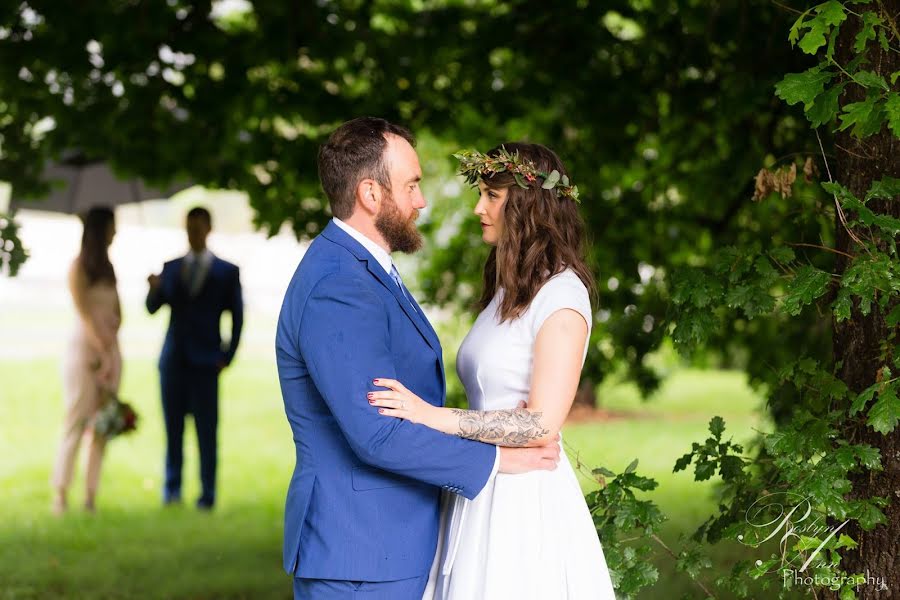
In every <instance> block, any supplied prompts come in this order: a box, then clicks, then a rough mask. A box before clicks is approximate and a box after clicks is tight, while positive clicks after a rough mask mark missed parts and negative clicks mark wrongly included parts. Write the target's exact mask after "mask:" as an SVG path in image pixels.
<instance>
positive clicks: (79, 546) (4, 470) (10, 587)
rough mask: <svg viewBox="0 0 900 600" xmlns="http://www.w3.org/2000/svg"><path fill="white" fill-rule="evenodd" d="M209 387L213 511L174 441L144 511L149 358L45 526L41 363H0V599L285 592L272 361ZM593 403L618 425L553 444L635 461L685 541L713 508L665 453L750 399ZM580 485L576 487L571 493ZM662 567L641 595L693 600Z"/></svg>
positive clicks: (152, 392)
mask: <svg viewBox="0 0 900 600" xmlns="http://www.w3.org/2000/svg"><path fill="white" fill-rule="evenodd" d="M221 390H222V392H221V400H220V402H221V417H220V418H221V421H220V429H219V436H220V437H219V445H220V471H219V476H220V478H219V497H218V505H217V508H216V511H215V512H214V513H213V514H202V513H198V512H197V511H195V510H194V509H193V508H192V502H191V501H192V500H193V499H194V498H195V497H196V496H197V494H198V492H199V489H198V487H199V484H198V481H197V480H198V476H197V460H196V445H195V438H194V435H193V432H192V431H191V430H190V429H189V433H188V435H187V436H186V445H187V452H186V456H187V463H186V465H185V469H186V470H185V485H186V489H185V498H186V500H187V502H186V504H185V506H184V507H182V508H174V509H163V508H162V507H161V506H160V485H161V476H162V459H163V442H164V434H163V429H162V423H161V414H160V412H161V411H160V407H159V396H158V393H159V392H158V384H157V379H156V368H155V363H154V361H153V360H150V359H131V360H128V361H127V364H126V370H125V377H124V381H123V388H122V396H123V397H124V398H125V399H127V400H128V401H130V402H132V403H133V404H134V405H135V406H136V408H137V409H138V411H139V412H140V415H141V422H140V426H139V430H138V431H137V432H136V433H135V434H133V435H131V436H129V437H125V438H121V439H117V440H114V441H113V442H112V443H111V446H110V447H109V449H108V453H107V460H106V463H105V466H104V472H103V480H102V485H101V490H100V494H99V500H98V514H97V515H96V516H93V517H90V516H87V515H85V514H83V513H82V511H80V510H79V504H80V502H81V499H82V496H83V482H82V479H81V478H80V476H79V477H78V478H76V483H75V485H74V486H73V489H72V492H71V494H70V504H71V505H72V508H73V510H72V512H71V513H70V514H68V515H66V516H65V517H62V518H56V517H53V516H52V515H51V513H50V510H49V507H50V498H51V496H50V488H49V483H48V480H49V477H50V470H51V465H52V462H53V457H54V455H55V452H56V449H57V443H58V433H59V426H60V420H61V417H62V401H61V398H60V383H59V375H58V364H57V361H55V360H51V359H36V360H29V361H21V362H16V361H4V362H3V363H2V364H0V456H2V459H0V490H2V497H3V511H2V514H0V599H10V598H17V599H18V598H91V599H95V598H96V599H100V598H136V597H140V598H191V599H205V598H254V599H256V598H290V597H291V581H290V578H289V577H288V576H287V575H285V574H284V573H283V572H282V570H281V566H280V565H281V519H282V507H283V501H284V493H285V490H286V486H287V484H288V481H289V479H290V475H291V471H292V469H293V463H294V450H293V443H292V441H291V433H290V430H289V428H288V426H287V423H286V421H285V419H284V414H283V410H282V404H281V395H280V392H279V389H278V380H277V376H276V372H275V367H274V364H273V362H272V361H269V360H263V359H261V358H260V359H240V360H238V361H237V363H236V365H235V366H234V367H233V368H232V369H231V370H229V371H228V372H226V374H225V376H224V377H223V379H222V384H221ZM600 398H601V401H602V403H603V405H604V406H605V407H607V408H610V409H615V410H616V411H618V412H619V413H626V416H623V417H622V418H617V419H614V420H611V421H605V422H599V423H582V424H572V425H570V426H568V427H567V428H566V429H565V432H564V434H563V435H564V437H565V440H566V442H567V444H569V445H570V446H571V447H572V448H574V449H576V450H577V451H578V453H579V456H580V458H581V460H582V461H583V462H584V463H586V464H587V465H590V466H597V465H604V466H607V467H609V468H611V469H613V470H617V471H618V470H621V469H623V468H624V467H625V465H627V464H628V463H629V462H630V461H631V460H632V459H634V458H639V459H640V464H639V467H638V470H639V472H641V473H642V474H644V475H646V476H649V477H653V478H655V479H656V480H657V481H658V482H659V484H660V486H659V488H658V490H657V491H656V492H655V493H654V494H653V496H652V497H653V499H654V500H655V501H656V502H657V503H658V504H659V505H660V507H661V508H662V510H663V511H664V512H665V513H666V514H667V515H668V517H669V519H670V520H669V522H668V523H667V524H666V528H665V530H664V535H663V538H664V539H666V541H667V542H673V543H674V542H675V540H676V538H677V536H678V534H679V533H681V532H690V531H692V530H693V528H695V527H696V526H697V525H698V524H699V523H700V522H701V521H702V520H703V519H704V518H705V516H706V515H707V514H708V513H709V511H710V510H711V509H712V507H713V502H712V500H711V499H710V489H711V488H710V485H709V484H704V485H700V484H697V483H695V482H693V477H692V474H691V473H690V472H687V473H686V472H681V473H678V474H673V473H672V466H673V464H674V461H675V459H676V458H677V456H678V455H680V454H681V453H683V452H685V451H686V450H687V449H688V448H689V447H690V444H691V442H692V441H698V440H702V439H705V437H706V425H707V422H708V421H709V418H710V417H711V416H712V415H714V414H720V415H722V416H723V417H724V418H725V419H726V422H727V425H728V429H727V430H726V433H728V432H730V433H731V434H733V435H734V436H735V438H736V439H739V440H743V439H746V438H748V437H749V436H750V435H751V434H752V429H751V428H753V427H759V426H761V425H760V420H759V418H758V417H757V416H756V414H755V410H756V408H757V406H758V404H759V400H758V398H756V397H755V396H754V395H753V394H752V393H751V392H750V391H749V390H748V389H747V388H746V385H745V383H744V379H743V377H742V376H741V375H740V374H736V373H710V372H696V371H682V372H679V373H676V374H675V375H674V376H673V377H671V378H670V379H669V380H667V381H666V383H665V385H664V386H663V387H662V388H661V390H660V391H659V392H658V394H657V395H656V396H655V397H654V398H653V399H652V400H651V401H650V402H648V403H642V402H640V400H639V399H638V398H637V395H636V394H635V393H634V391H633V390H632V389H631V388H629V387H627V386H616V387H604V388H602V389H601V390H600ZM627 413H630V414H632V415H633V416H631V417H628V416H627ZM79 466H80V465H79ZM591 485H592V483H591V482H590V481H589V480H585V481H584V487H585V489H589V488H590V486H591ZM737 556H749V555H748V554H747V550H746V549H740V548H738V549H734V548H731V549H726V550H725V551H722V552H720V553H718V555H717V560H718V561H719V563H720V564H721V565H722V566H727V565H728V564H729V561H731V560H733V559H734V558H735V557H737ZM760 557H761V558H764V557H763V556H760ZM671 562H672V561H671V560H669V559H667V558H665V557H664V556H662V554H661V555H660V559H659V565H660V569H661V573H662V575H661V583H660V585H659V586H657V587H656V588H654V590H652V591H649V592H647V593H646V594H645V595H644V596H643V597H645V598H678V597H680V596H681V594H682V593H684V592H690V593H691V597H695V598H700V597H702V595H701V594H700V593H699V592H698V591H697V590H696V588H692V586H691V583H690V582H689V581H688V580H687V579H686V578H685V577H684V576H681V575H677V574H674V573H673V569H672V565H671Z"/></svg>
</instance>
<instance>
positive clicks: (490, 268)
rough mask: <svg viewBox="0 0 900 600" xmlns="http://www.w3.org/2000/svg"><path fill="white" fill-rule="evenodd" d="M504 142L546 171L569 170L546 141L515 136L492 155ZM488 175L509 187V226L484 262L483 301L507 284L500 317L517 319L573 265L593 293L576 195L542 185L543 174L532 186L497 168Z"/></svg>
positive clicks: (506, 205) (501, 186)
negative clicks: (546, 285) (534, 141)
mask: <svg viewBox="0 0 900 600" xmlns="http://www.w3.org/2000/svg"><path fill="white" fill-rule="evenodd" d="M501 147H504V148H506V150H507V151H509V152H511V153H515V152H518V153H519V156H521V157H522V158H525V159H528V160H530V161H531V162H533V163H534V164H535V166H536V167H537V168H538V169H539V170H541V171H544V172H545V173H550V172H551V171H553V170H554V169H555V170H557V171H559V173H560V175H568V173H567V171H566V168H565V166H563V164H562V161H561V160H560V159H559V157H558V156H557V155H556V154H555V153H554V152H553V151H552V150H550V149H549V148H547V147H545V146H541V145H540V144H527V143H523V142H512V143H507V144H502V145H501V146H497V147H496V148H494V149H492V150H490V151H489V152H488V153H487V154H488V156H497V154H498V153H499V151H500V149H501ZM482 181H484V183H485V184H487V186H488V187H491V188H495V189H506V190H508V192H509V193H508V195H507V197H506V202H505V203H504V205H503V232H502V233H501V234H500V239H499V240H498V241H497V245H496V246H495V247H494V248H492V249H491V252H490V254H489V255H488V259H487V263H486V264H485V265H484V288H483V290H482V293H481V299H480V300H479V307H480V308H481V309H482V310H484V309H485V308H486V307H487V306H488V304H490V302H491V300H492V299H493V298H494V295H495V294H496V293H497V289H498V288H503V300H502V302H501V303H500V306H499V307H498V311H499V316H500V321H501V322H504V321H506V320H508V319H515V318H517V317H519V316H521V315H522V313H523V312H524V311H525V309H527V308H528V306H529V305H530V304H531V301H532V300H534V297H535V295H536V294H537V293H538V290H540V289H541V286H542V285H544V283H546V282H547V281H548V280H549V279H550V278H551V277H553V276H554V275H556V274H557V273H560V272H562V271H563V270H565V269H567V268H569V269H572V270H573V271H574V272H575V273H576V274H577V275H578V278H579V279H581V281H582V283H584V285H585V287H586V288H587V289H588V293H589V294H590V296H591V299H593V298H594V296H595V287H594V276H593V274H592V273H591V270H590V269H589V268H588V266H587V261H586V260H585V255H584V238H585V231H584V222H583V221H582V219H581V215H580V214H579V213H578V205H577V204H576V203H575V201H574V200H572V199H571V198H568V197H564V196H558V195H557V193H556V190H545V189H543V188H541V183H543V180H541V179H538V181H537V182H535V183H531V184H530V185H529V186H528V188H521V187H519V186H518V185H517V184H516V181H515V179H514V178H513V176H512V175H510V174H509V173H496V174H494V175H492V176H489V177H484V178H483V179H482Z"/></svg>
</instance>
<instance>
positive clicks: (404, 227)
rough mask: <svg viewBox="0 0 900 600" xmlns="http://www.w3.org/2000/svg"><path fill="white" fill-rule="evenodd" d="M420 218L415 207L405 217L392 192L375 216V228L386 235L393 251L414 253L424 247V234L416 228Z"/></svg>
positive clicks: (383, 235)
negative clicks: (417, 220) (405, 217)
mask: <svg viewBox="0 0 900 600" xmlns="http://www.w3.org/2000/svg"><path fill="white" fill-rule="evenodd" d="M418 218H419V211H418V210H415V209H413V212H412V214H411V215H410V216H409V218H408V219H404V218H403V215H401V214H400V209H399V208H397V203H396V202H394V196H393V194H390V195H388V196H387V197H386V198H385V199H384V202H382V203H381V210H380V211H378V216H376V217H375V229H377V230H378V233H380V234H381V235H382V237H384V241H386V242H387V245H388V247H389V248H390V249H391V252H395V251H399V252H404V253H406V254H412V253H413V252H415V251H416V250H418V249H419V248H421V247H422V234H421V233H419V230H418V228H416V219H418Z"/></svg>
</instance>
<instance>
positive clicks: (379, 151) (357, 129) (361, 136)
mask: <svg viewBox="0 0 900 600" xmlns="http://www.w3.org/2000/svg"><path fill="white" fill-rule="evenodd" d="M387 134H393V135H396V136H399V137H402V138H403V139H405V140H406V141H407V142H409V143H410V145H412V146H415V145H416V138H415V137H414V136H413V134H412V133H411V132H410V131H409V130H408V129H406V128H405V127H401V126H400V125H395V124H393V123H391V122H390V121H386V120H385V119H379V118H377V117H359V118H357V119H353V120H352V121H347V122H346V123H344V124H343V125H341V126H340V127H338V128H337V129H336V130H335V131H334V133H332V134H331V136H330V137H329V138H328V141H327V142H325V143H324V144H322V146H321V147H320V148H319V181H320V182H321V183H322V189H323V190H324V191H325V195H326V196H328V202H329V203H330V204H331V214H333V215H334V216H335V217H337V218H338V219H346V218H348V217H350V215H352V214H353V208H354V207H355V206H356V198H355V195H356V186H357V185H359V182H360V181H362V180H363V179H374V180H375V181H377V182H378V183H379V184H380V185H381V186H383V187H385V188H386V189H388V190H390V189H391V179H390V174H389V172H388V165H387V164H386V163H385V160H384V151H385V148H387V138H386V137H385V136H386V135H387Z"/></svg>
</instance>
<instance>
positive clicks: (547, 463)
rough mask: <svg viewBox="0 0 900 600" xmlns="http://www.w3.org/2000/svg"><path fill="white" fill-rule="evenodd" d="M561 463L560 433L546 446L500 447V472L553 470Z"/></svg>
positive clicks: (514, 472)
mask: <svg viewBox="0 0 900 600" xmlns="http://www.w3.org/2000/svg"><path fill="white" fill-rule="evenodd" d="M557 464H559V434H557V435H556V437H555V438H554V439H553V440H552V441H551V442H550V443H549V444H547V445H546V446H534V447H532V448H500V472H501V473H509V474H518V473H528V472H529V471H552V470H554V469H556V465H557Z"/></svg>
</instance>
